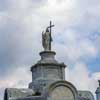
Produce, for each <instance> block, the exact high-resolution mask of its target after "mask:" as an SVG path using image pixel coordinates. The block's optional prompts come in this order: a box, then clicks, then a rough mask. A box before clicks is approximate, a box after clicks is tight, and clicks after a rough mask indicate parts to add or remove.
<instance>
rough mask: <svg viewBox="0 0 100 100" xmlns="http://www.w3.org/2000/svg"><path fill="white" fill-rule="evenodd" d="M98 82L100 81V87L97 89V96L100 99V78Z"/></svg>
mask: <svg viewBox="0 0 100 100" xmlns="http://www.w3.org/2000/svg"><path fill="white" fill-rule="evenodd" d="M98 82H99V87H98V88H97V90H96V98H97V100H100V80H99V81H98Z"/></svg>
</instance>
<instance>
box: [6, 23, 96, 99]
mask: <svg viewBox="0 0 100 100" xmlns="http://www.w3.org/2000/svg"><path fill="white" fill-rule="evenodd" d="M53 26H54V25H52V23H51V22H50V26H48V27H47V28H46V31H45V33H44V32H43V33H42V45H43V48H44V51H42V52H40V56H41V59H40V60H39V61H37V63H36V64H34V65H33V66H32V67H31V72H32V82H31V83H29V88H28V89H27V88H26V89H16V88H8V89H6V90H5V96H4V100H87V99H88V100H94V99H93V95H91V93H90V92H87V91H84V92H82V91H78V90H77V89H76V87H75V86H74V85H73V84H72V83H70V82H68V81H65V68H66V67H67V66H66V65H65V64H64V63H59V62H58V61H57V60H56V59H55V55H56V52H54V51H52V49H51V47H52V46H51V42H52V41H53V39H52V36H51V27H53ZM87 93H88V94H89V95H88V96H87V97H88V98H87V97H86V95H84V94H87Z"/></svg>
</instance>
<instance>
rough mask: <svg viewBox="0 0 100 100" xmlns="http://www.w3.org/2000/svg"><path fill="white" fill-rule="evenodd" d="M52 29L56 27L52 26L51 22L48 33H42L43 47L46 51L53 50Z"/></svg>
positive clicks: (47, 29)
mask: <svg viewBox="0 0 100 100" xmlns="http://www.w3.org/2000/svg"><path fill="white" fill-rule="evenodd" d="M52 27H54V25H52V24H51V21H50V26H49V27H47V28H46V32H45V33H44V32H42V45H43V48H44V50H45V51H50V50H51V42H52V41H53V40H52V36H51V28H52Z"/></svg>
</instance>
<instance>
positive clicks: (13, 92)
mask: <svg viewBox="0 0 100 100" xmlns="http://www.w3.org/2000/svg"><path fill="white" fill-rule="evenodd" d="M33 94H34V91H33V90H32V89H16V88H7V89H6V90H5V97H4V100H13V99H15V98H24V97H29V96H32V95H33Z"/></svg>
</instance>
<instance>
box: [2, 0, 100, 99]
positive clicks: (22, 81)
mask: <svg viewBox="0 0 100 100" xmlns="http://www.w3.org/2000/svg"><path fill="white" fill-rule="evenodd" d="M50 20H52V22H53V24H54V25H55V27H54V28H53V29H52V37H53V43H52V50H53V51H56V59H57V60H58V61H59V62H64V63H65V64H66V65H67V68H66V70H65V71H66V80H67V81H70V82H72V84H73V85H74V86H75V87H76V88H77V90H89V91H91V92H92V93H93V94H95V90H96V88H97V87H98V82H97V80H98V79H100V23H99V20H100V0H0V100H3V94H4V89H5V88H14V87H15V88H27V87H28V84H29V83H30V82H31V78H32V77H31V72H30V67H31V66H32V65H33V64H34V63H36V62H37V61H38V60H39V59H40V56H39V52H41V51H42V50H43V48H42V44H41V34H42V31H43V30H44V31H45V29H46V27H47V26H48V25H49V21H50Z"/></svg>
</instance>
